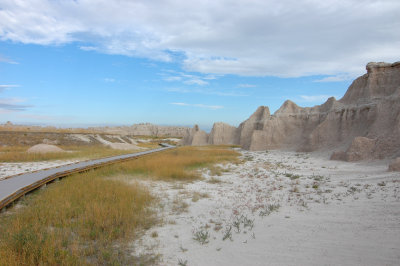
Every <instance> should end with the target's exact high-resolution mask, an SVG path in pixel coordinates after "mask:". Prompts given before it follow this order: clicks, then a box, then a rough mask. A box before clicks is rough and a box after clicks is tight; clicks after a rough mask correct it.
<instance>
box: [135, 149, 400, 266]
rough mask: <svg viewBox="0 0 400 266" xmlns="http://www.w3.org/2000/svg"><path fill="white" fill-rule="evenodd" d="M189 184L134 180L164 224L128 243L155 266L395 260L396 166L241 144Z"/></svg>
mask: <svg viewBox="0 0 400 266" xmlns="http://www.w3.org/2000/svg"><path fill="white" fill-rule="evenodd" d="M241 152H242V158H243V159H244V160H245V163H243V164H240V165H232V164H230V165H226V166H223V167H224V169H225V172H223V173H222V175H221V176H211V175H210V172H203V176H204V179H203V180H200V181H195V182H192V183H168V182H149V181H141V182H143V183H144V184H146V185H147V186H149V187H150V188H151V190H152V191H153V193H154V194H155V195H156V196H158V197H159V198H160V206H158V207H157V212H158V213H159V217H160V218H161V219H162V220H163V222H162V223H161V224H160V225H159V226H157V227H155V228H152V229H150V230H149V231H148V232H146V233H145V235H144V236H143V237H142V238H141V239H140V240H138V241H136V242H134V243H132V250H133V252H132V254H133V255H135V256H142V257H145V256H147V257H151V256H157V255H158V256H159V262H158V264H159V265H399V264H400V173H398V172H397V173H393V172H387V163H386V162H362V163H347V162H340V161H330V160H328V159H327V157H326V156H320V155H317V154H306V153H295V152H282V151H269V152H249V151H241Z"/></svg>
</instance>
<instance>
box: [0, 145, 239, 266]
mask: <svg viewBox="0 0 400 266" xmlns="http://www.w3.org/2000/svg"><path fill="white" fill-rule="evenodd" d="M238 155H239V154H238V153H237V152H235V151H232V150H228V149H226V148H225V147H212V146H211V147H201V148H199V147H181V148H177V149H174V150H169V151H165V152H162V153H157V154H152V155H149V156H145V157H142V158H139V159H137V160H132V161H127V162H124V163H120V164H115V165H110V166H106V167H103V168H99V169H97V170H92V171H89V172H87V173H83V174H75V175H72V176H69V177H67V178H64V179H63V180H62V181H61V182H58V183H55V184H52V185H50V186H48V187H47V189H45V190H39V191H37V192H35V193H33V195H30V196H28V197H27V198H25V199H24V200H22V204H23V205H26V206H25V207H23V208H20V209H16V210H12V211H11V212H12V213H10V212H8V213H6V215H0V265H86V264H94V265H99V264H101V265H105V264H107V265H109V264H111V265H121V264H122V265H126V264H130V265H131V264H141V263H142V262H143V261H141V258H133V257H132V256H129V249H128V244H129V241H133V240H135V238H136V237H137V234H138V232H139V231H140V230H141V229H149V228H150V227H151V226H152V225H153V224H154V223H155V218H154V215H152V212H151V211H150V209H149V208H147V207H149V206H150V204H151V203H152V202H153V201H154V198H152V196H151V195H150V193H149V191H147V190H146V189H145V188H143V187H142V186H140V185H138V184H134V185H130V184H129V183H131V182H126V180H121V179H120V177H121V176H123V177H126V178H129V177H130V176H132V175H134V176H137V175H140V176H142V177H143V176H145V177H149V178H155V179H167V180H192V179H194V178H198V177H199V173H198V172H197V171H196V169H199V168H203V167H209V166H211V165H213V164H215V163H223V162H239V160H238ZM198 196H202V197H205V196H206V195H198ZM195 200H198V199H197V198H195ZM183 203H184V202H183ZM176 207H177V208H178V209H177V211H184V210H185V208H186V207H187V206H184V204H182V201H180V204H178V205H177V206H176ZM150 259H152V258H150Z"/></svg>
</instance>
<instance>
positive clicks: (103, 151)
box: [0, 145, 135, 162]
mask: <svg viewBox="0 0 400 266" xmlns="http://www.w3.org/2000/svg"><path fill="white" fill-rule="evenodd" d="M60 148H62V149H63V150H65V151H68V152H49V153H27V152H26V151H27V150H28V147H24V146H19V147H15V146H14V147H0V162H36V161H49V160H67V159H81V158H82V159H83V158H84V159H95V158H102V157H108V156H114V155H121V154H127V153H132V152H135V151H127V150H115V149H111V148H109V147H106V146H103V145H96V146H60Z"/></svg>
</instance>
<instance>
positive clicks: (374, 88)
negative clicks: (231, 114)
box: [187, 62, 400, 160]
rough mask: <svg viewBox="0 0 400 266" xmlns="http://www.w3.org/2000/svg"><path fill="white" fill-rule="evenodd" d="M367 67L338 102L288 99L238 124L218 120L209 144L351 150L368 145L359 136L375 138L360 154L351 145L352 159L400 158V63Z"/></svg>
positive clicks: (261, 147)
mask: <svg viewBox="0 0 400 266" xmlns="http://www.w3.org/2000/svg"><path fill="white" fill-rule="evenodd" d="M366 69H367V73H366V74H365V75H363V76H361V77H359V78H357V79H356V80H354V82H353V83H352V84H351V86H350V87H349V89H348V90H347V92H346V94H345V95H344V96H343V98H342V99H340V100H338V101H337V100H336V99H335V98H333V97H331V98H329V99H328V100H327V101H326V102H325V103H324V104H322V105H317V106H314V107H304V108H303V107H299V106H298V105H296V104H295V103H294V102H292V101H289V100H288V101H286V102H285V103H284V104H283V105H282V106H281V107H280V108H279V110H277V111H276V112H275V113H274V114H272V115H271V114H270V111H269V109H268V107H266V106H260V107H259V108H258V109H257V110H256V112H255V113H254V114H252V115H251V116H250V117H249V118H248V119H247V120H246V121H244V122H243V123H241V124H240V125H239V127H238V128H234V127H230V126H229V125H226V124H221V123H216V124H215V125H214V127H213V130H212V131H211V133H210V135H209V136H208V143H210V144H238V145H241V146H242V147H243V148H244V149H250V150H266V149H279V148H285V149H295V150H301V151H314V150H323V149H334V150H337V151H339V152H340V151H341V152H342V153H346V150H347V149H348V148H349V147H350V145H351V144H352V143H353V146H354V149H356V148H357V147H358V148H365V147H366V146H365V147H364V146H363V145H364V144H365V143H366V142H365V141H364V140H365V139H362V138H361V139H360V138H357V137H364V138H367V139H369V140H372V142H368V143H369V144H368V145H367V144H365V145H367V146H368V149H365V150H363V151H362V152H364V153H365V154H359V155H355V154H356V153H357V152H354V151H351V149H350V151H347V152H348V154H347V155H346V156H347V158H350V157H351V158H352V159H351V160H358V159H360V160H361V159H365V158H367V157H368V158H383V157H388V156H400V62H397V63H393V64H388V63H369V64H367V67H366ZM187 133H190V132H189V131H187ZM187 139H190V137H189V138H187ZM354 141H355V142H354ZM359 141H361V142H362V143H361V142H360V143H358V142H359ZM357 143H358V144H360V145H361V146H362V147H361V146H360V145H359V146H357V145H356V144H357ZM187 144H189V145H190V144H192V143H190V141H189V142H188V143H187ZM366 150H368V152H366ZM362 152H361V153H362ZM366 153H368V154H366ZM351 154H353V155H354V156H353V155H351Z"/></svg>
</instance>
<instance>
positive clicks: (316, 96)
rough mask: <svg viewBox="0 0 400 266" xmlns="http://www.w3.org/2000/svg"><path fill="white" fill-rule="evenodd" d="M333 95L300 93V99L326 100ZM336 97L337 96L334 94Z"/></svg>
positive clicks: (311, 100)
mask: <svg viewBox="0 0 400 266" xmlns="http://www.w3.org/2000/svg"><path fill="white" fill-rule="evenodd" d="M330 97H332V95H300V101H302V102H325V101H326V100H327V99H328V98H330ZM334 97H335V98H336V99H337V97H336V96H334Z"/></svg>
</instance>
